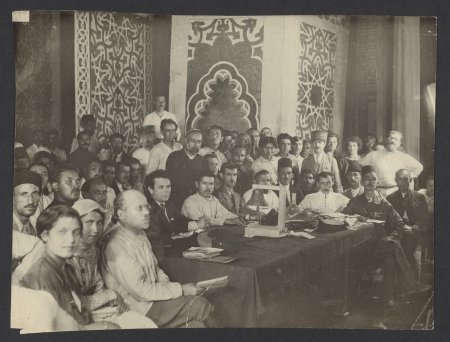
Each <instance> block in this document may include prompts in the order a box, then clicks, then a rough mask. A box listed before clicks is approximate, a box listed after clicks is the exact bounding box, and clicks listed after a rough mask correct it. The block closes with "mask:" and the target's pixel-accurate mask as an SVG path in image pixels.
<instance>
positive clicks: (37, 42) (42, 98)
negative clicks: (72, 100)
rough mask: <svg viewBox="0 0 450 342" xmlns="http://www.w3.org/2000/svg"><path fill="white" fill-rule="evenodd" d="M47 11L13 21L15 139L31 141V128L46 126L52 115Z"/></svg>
mask: <svg viewBox="0 0 450 342" xmlns="http://www.w3.org/2000/svg"><path fill="white" fill-rule="evenodd" d="M51 27H52V20H51V15H50V13H48V12H31V13H30V22H28V23H16V24H14V30H15V32H14V37H15V42H14V46H15V53H14V64H15V77H16V113H15V114H16V133H17V135H16V138H17V140H18V141H20V142H22V143H23V144H24V145H25V146H27V145H29V144H31V140H30V138H31V132H32V130H33V129H37V128H41V129H46V128H48V123H49V122H50V116H51V105H52V94H51V68H50V55H49V48H48V47H49V43H50V30H51Z"/></svg>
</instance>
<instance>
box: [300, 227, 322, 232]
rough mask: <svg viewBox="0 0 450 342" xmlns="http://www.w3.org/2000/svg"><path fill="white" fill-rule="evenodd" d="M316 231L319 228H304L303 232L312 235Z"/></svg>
mask: <svg viewBox="0 0 450 342" xmlns="http://www.w3.org/2000/svg"><path fill="white" fill-rule="evenodd" d="M317 229H319V227H316V228H305V229H304V231H305V232H307V233H312V232H315V231H316V230H317Z"/></svg>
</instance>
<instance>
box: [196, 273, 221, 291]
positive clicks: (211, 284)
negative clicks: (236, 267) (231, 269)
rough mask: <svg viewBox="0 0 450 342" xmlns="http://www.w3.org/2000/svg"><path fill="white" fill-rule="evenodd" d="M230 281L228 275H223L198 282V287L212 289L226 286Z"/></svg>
mask: <svg viewBox="0 0 450 342" xmlns="http://www.w3.org/2000/svg"><path fill="white" fill-rule="evenodd" d="M227 283H228V276H225V277H221V278H215V279H210V280H204V281H201V282H198V283H197V286H198V287H202V288H204V289H206V288H210V289H217V288H220V287H225V286H226V285H227Z"/></svg>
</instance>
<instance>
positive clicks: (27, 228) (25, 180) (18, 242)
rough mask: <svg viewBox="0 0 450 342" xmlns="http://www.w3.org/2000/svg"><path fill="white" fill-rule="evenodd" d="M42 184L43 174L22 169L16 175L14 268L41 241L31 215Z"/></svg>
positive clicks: (39, 195) (34, 209)
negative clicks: (31, 220)
mask: <svg viewBox="0 0 450 342" xmlns="http://www.w3.org/2000/svg"><path fill="white" fill-rule="evenodd" d="M41 185H42V178H41V176H39V175H38V174H37V173H34V172H32V171H26V170H25V171H21V172H18V173H16V174H15V176H14V191H13V245H12V256H13V260H12V269H13V270H14V269H15V268H16V267H17V266H18V265H19V263H20V262H21V260H22V259H23V258H24V257H25V256H26V255H27V254H29V253H30V252H31V251H32V250H33V249H34V248H35V247H36V245H38V244H39V242H40V240H39V239H38V238H37V237H36V229H35V227H34V226H33V225H32V223H31V222H30V217H31V216H32V215H33V214H34V213H35V212H36V208H37V206H38V203H39V200H40V197H41ZM41 244H42V242H41Z"/></svg>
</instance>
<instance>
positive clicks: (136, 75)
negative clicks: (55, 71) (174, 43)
mask: <svg viewBox="0 0 450 342" xmlns="http://www.w3.org/2000/svg"><path fill="white" fill-rule="evenodd" d="M75 19H76V20H75V39H76V42H75V44H76V48H75V51H76V54H75V82H76V87H75V88H76V122H77V132H79V130H80V129H81V127H80V126H79V123H80V119H81V117H82V116H83V115H84V114H92V115H93V116H94V117H95V118H96V121H97V130H98V131H99V138H100V139H102V138H107V137H109V136H110V135H111V134H112V133H114V132H119V133H121V134H123V135H124V137H125V149H126V150H128V151H132V150H134V149H136V148H137V147H138V146H139V135H138V133H137V130H138V128H139V127H140V126H141V125H142V121H143V119H144V116H145V115H146V114H147V112H148V110H147V106H150V105H151V100H152V99H151V81H152V80H151V73H152V63H151V25H152V18H151V16H150V15H139V16H137V15H126V14H118V13H106V12H76V16H75ZM149 35H150V37H149ZM149 55H150V56H149ZM149 87H150V89H148V88H149Z"/></svg>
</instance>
